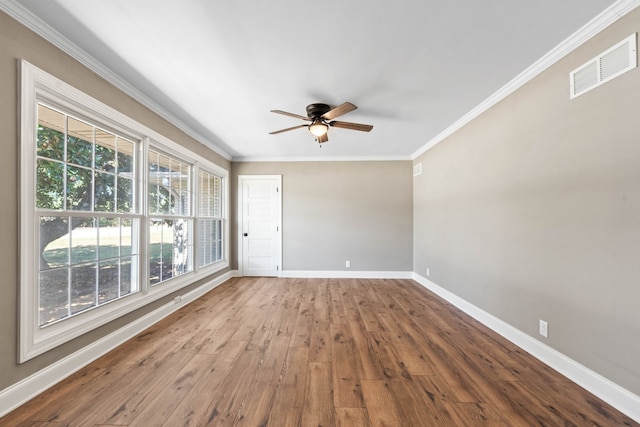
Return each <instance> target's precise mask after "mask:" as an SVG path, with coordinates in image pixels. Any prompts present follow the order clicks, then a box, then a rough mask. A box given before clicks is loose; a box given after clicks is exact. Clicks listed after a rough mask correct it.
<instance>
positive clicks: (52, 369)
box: [0, 270, 238, 417]
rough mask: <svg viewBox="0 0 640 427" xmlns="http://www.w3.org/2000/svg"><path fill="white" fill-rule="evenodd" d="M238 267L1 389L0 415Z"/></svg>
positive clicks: (147, 326) (145, 326)
mask: <svg viewBox="0 0 640 427" xmlns="http://www.w3.org/2000/svg"><path fill="white" fill-rule="evenodd" d="M237 276H238V274H237V271H235V270H230V271H227V272H225V273H223V274H222V275H220V276H218V277H216V278H214V279H212V280H211V281H210V282H208V283H207V284H205V285H202V286H200V287H198V288H196V289H194V290H192V291H190V292H187V293H186V294H184V295H182V301H181V302H179V303H175V302H173V301H171V302H169V303H167V304H165V305H163V306H162V307H159V308H157V309H155V310H154V311H152V312H150V313H148V314H146V315H144V316H142V317H140V318H138V319H136V320H134V321H133V322H131V323H129V324H128V325H126V326H124V327H122V328H120V329H118V330H116V331H114V332H112V333H110V334H109V335H106V336H104V337H103V338H101V339H99V340H97V341H95V342H93V343H91V344H89V345H88V346H86V347H83V348H82V349H80V350H78V351H76V352H75V353H72V354H70V355H68V356H67V357H65V358H63V359H61V360H59V361H57V362H55V363H53V364H51V365H49V366H47V367H46V368H44V369H42V370H40V371H38V372H36V373H34V374H33V375H31V376H29V377H27V378H25V379H23V380H22V381H19V382H17V383H15V384H13V385H11V386H9V387H7V388H5V389H4V390H1V391H0V417H2V416H4V415H6V414H8V413H9V412H11V411H12V410H14V409H16V408H17V407H18V406H20V405H22V404H24V403H26V402H27V401H29V400H31V399H33V398H34V397H36V396H37V395H38V394H40V393H42V392H43V391H45V390H47V389H48V388H50V387H52V386H53V385H55V384H57V383H59V382H60V381H62V380H63V379H65V378H67V377H68V376H70V375H71V374H73V373H74V372H76V371H78V370H80V369H81V368H83V367H84V366H86V365H88V364H89V363H91V362H93V361H94V360H96V359H98V358H99V357H100V356H102V355H104V354H106V353H108V352H109V351H111V350H113V349H114V348H116V347H117V346H119V345H120V344H122V343H124V342H125V341H127V340H130V339H131V338H133V337H134V336H136V335H137V334H139V333H140V332H142V331H144V330H145V329H147V328H149V327H151V326H152V325H154V324H155V323H157V322H159V321H160V320H162V319H164V318H165V317H167V316H169V315H170V314H172V313H173V312H175V311H177V310H178V309H180V308H182V307H184V306H185V305H186V304H188V303H190V302H192V301H194V300H196V299H197V298H200V297H201V296H202V295H204V294H206V293H207V292H209V291H210V290H212V289H214V288H216V287H217V286H219V285H221V284H222V283H224V282H226V281H227V280H229V279H231V278H232V277H237Z"/></svg>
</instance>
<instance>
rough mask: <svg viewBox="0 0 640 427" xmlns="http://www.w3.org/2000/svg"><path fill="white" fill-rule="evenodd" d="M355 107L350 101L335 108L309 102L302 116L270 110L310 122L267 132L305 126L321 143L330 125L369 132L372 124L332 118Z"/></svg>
mask: <svg viewBox="0 0 640 427" xmlns="http://www.w3.org/2000/svg"><path fill="white" fill-rule="evenodd" d="M356 108H358V107H356V106H355V105H354V104H352V103H350V102H345V103H343V104H341V105H338V106H337V107H335V108H331V106H329V105H327V104H321V103H316V104H310V105H307V117H304V116H301V115H298V114H293V113H288V112H286V111H282V110H271V112H272V113H276V114H282V115H285V116H291V117H295V118H298V119H301V120H305V121H309V122H311V124H309V125H298V126H294V127H290V128H286V129H280V130H276V131H273V132H269V133H270V134H271V135H275V134H278V133H282V132H288V131H290V130H294V129H300V128H304V127H306V128H307V129H309V132H311V134H312V135H313V136H315V137H316V140H317V141H318V143H320V144H322V143H323V142H327V141H328V140H329V137H328V136H327V133H328V131H329V127H330V126H331V127H338V128H343V129H351V130H357V131H361V132H369V131H370V130H371V129H373V126H371V125H364V124H360V123H351V122H339V121H335V120H333V119H335V118H336V117H339V116H341V115H343V114H346V113H348V112H350V111H353V110H355V109H356ZM332 120H333V121H332Z"/></svg>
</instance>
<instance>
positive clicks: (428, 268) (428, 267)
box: [427, 267, 429, 277]
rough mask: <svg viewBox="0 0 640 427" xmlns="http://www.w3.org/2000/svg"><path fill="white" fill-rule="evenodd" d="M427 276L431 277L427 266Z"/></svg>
mask: <svg viewBox="0 0 640 427" xmlns="http://www.w3.org/2000/svg"><path fill="white" fill-rule="evenodd" d="M427 277H429V267H427Z"/></svg>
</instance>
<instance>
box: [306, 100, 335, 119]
mask: <svg viewBox="0 0 640 427" xmlns="http://www.w3.org/2000/svg"><path fill="white" fill-rule="evenodd" d="M329 110H331V107H330V106H329V105H327V104H309V105H307V116H309V118H310V119H312V120H313V119H315V118H318V117H320V116H322V115H323V114H324V113H326V112H328V111H329Z"/></svg>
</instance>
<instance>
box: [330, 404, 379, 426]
mask: <svg viewBox="0 0 640 427" xmlns="http://www.w3.org/2000/svg"><path fill="white" fill-rule="evenodd" d="M336 423H337V424H336V425H337V426H338V427H369V426H371V423H369V416H368V415H367V411H366V410H365V409H364V408H336Z"/></svg>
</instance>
